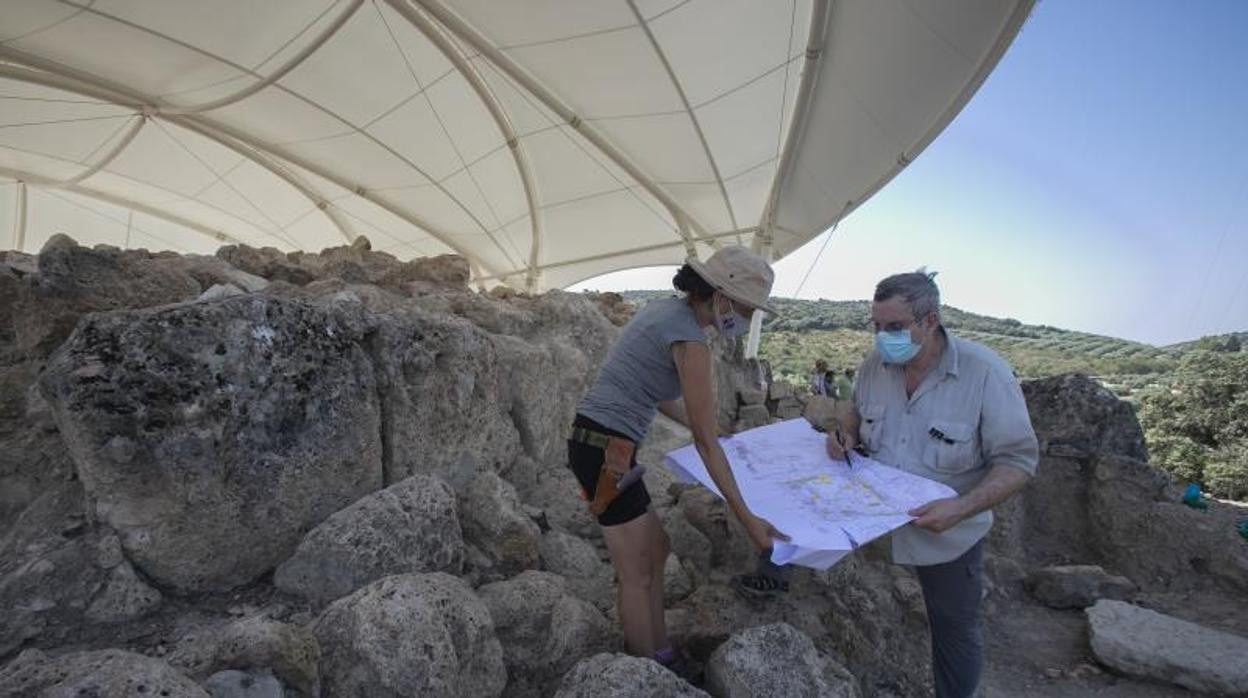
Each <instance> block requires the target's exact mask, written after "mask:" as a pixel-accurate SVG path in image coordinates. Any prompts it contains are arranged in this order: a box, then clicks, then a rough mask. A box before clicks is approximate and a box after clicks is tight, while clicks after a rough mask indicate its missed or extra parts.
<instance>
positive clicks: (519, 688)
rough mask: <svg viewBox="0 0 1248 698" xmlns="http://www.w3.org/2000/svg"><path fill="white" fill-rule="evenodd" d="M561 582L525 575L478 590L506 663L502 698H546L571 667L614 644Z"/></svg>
mask: <svg viewBox="0 0 1248 698" xmlns="http://www.w3.org/2000/svg"><path fill="white" fill-rule="evenodd" d="M568 591H569V590H568V589H567V585H566V583H565V581H564V579H563V578H562V577H560V576H558V575H556V574H552V573H549V572H538V571H532V570H531V571H528V572H524V573H522V574H520V575H519V576H518V577H515V578H513V579H509V580H507V581H503V582H495V583H493V584H487V585H485V586H483V587H481V588H480V589H479V590H478V594H479V595H480V596H481V600H482V601H483V602H484V603H485V605H486V607H487V608H488V609H489V610H490V617H491V618H493V620H494V629H495V632H496V633H497V634H498V639H499V641H500V642H501V643H502V646H503V658H504V661H505V662H506V663H507V674H508V682H507V695H508V696H517V697H518V696H548V695H550V694H551V693H552V692H553V691H554V689H555V688H556V687H557V685H558V683H559V679H560V677H562V676H563V675H564V674H565V673H566V672H567V671H568V670H569V669H571V668H572V665H573V664H576V662H578V661H580V660H581V659H582V658H584V657H588V656H590V655H593V654H596V653H598V652H604V651H608V650H610V649H612V648H614V647H615V646H617V645H618V644H619V637H618V636H617V634H616V632H615V629H614V628H613V627H612V625H611V623H609V622H608V621H607V619H606V618H604V617H603V615H602V614H601V613H599V612H598V610H597V609H596V608H594V607H593V606H592V605H590V604H589V603H587V602H585V601H582V600H581V599H579V598H576V597H574V596H571V595H569V593H568Z"/></svg>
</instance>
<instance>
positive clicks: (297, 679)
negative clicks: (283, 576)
mask: <svg viewBox="0 0 1248 698" xmlns="http://www.w3.org/2000/svg"><path fill="white" fill-rule="evenodd" d="M320 656H321V650H320V645H319V644H318V643H317V641H316V637H315V636H313V634H312V632H311V631H310V630H308V629H306V628H303V627H300V626H296V625H290V624H287V623H281V622H278V621H275V620H269V619H267V618H264V617H261V616H253V617H250V618H244V619H241V620H236V621H233V622H230V623H226V624H224V625H219V626H213V627H208V628H204V629H202V630H198V631H196V632H193V633H191V634H188V635H185V636H183V637H182V638H181V639H179V641H178V643H177V644H176V645H175V646H174V648H173V651H172V652H171V653H170V654H169V656H168V661H169V663H170V664H171V665H173V666H175V667H177V668H178V669H179V670H181V671H183V672H185V673H186V675H187V676H190V677H191V678H193V679H196V680H198V681H206V680H208V678H209V677H210V676H212V675H213V674H217V673H219V672H222V671H227V670H239V671H246V672H267V673H270V674H272V675H274V676H276V677H277V678H279V679H280V680H281V681H282V683H283V684H284V685H286V686H289V687H290V688H291V689H293V690H294V691H298V692H299V693H300V694H302V695H304V696H317V695H320V669H319V667H318V662H319V661H320Z"/></svg>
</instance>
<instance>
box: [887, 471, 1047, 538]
mask: <svg viewBox="0 0 1248 698" xmlns="http://www.w3.org/2000/svg"><path fill="white" fill-rule="evenodd" d="M1030 479H1031V475H1030V474H1028V473H1027V472H1026V471H1025V470H1022V469H1021V468H1016V467H1014V466H1012V465H995V466H993V467H992V469H991V470H989V471H988V474H987V475H985V476H984V479H983V480H981V481H980V483H979V484H978V485H976V486H975V487H974V488H972V489H971V490H970V491H969V492H967V493H966V494H964V495H962V496H960V497H952V498H950V499H937V500H936V501H933V502H928V503H927V504H924V505H923V506H921V507H919V508H917V509H912V510H910V511H909V512H907V513H909V514H910V515H911V516H917V517H918V518H917V519H915V521H914V525H915V526H918V527H919V528H926V529H927V530H929V531H931V532H933V533H944V532H945V531H947V530H949V529H950V528H953V527H954V526H956V525H957V524H958V523H960V522H961V521H963V520H965V519H969V518H971V517H972V516H974V515H976V514H978V513H980V512H981V511H987V510H989V509H991V508H993V507H995V506H996V505H998V504H1000V503H1001V502H1004V501H1005V500H1007V499H1009V498H1010V497H1013V496H1014V495H1015V494H1017V493H1018V491H1019V490H1021V489H1023V487H1024V486H1025V485H1026V484H1027V481H1028V480H1030Z"/></svg>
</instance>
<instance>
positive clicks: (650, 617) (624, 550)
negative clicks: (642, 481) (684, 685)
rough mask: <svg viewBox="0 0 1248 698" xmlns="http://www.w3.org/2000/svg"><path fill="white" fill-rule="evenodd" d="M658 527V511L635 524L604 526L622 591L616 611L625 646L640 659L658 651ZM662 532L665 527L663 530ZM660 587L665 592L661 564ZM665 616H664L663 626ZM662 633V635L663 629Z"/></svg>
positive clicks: (648, 513)
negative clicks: (656, 597)
mask: <svg viewBox="0 0 1248 698" xmlns="http://www.w3.org/2000/svg"><path fill="white" fill-rule="evenodd" d="M655 527H658V517H656V516H655V515H654V512H646V513H645V514H644V515H642V516H639V517H637V518H635V519H633V520H632V521H628V522H626V523H622V524H619V525H616V526H603V527H602V537H603V539H604V540H605V541H606V543H607V551H608V552H609V553H610V554H611V564H612V565H614V567H615V573H616V577H617V578H618V579H619V588H618V590H617V596H616V602H617V606H616V611H617V612H618V614H619V616H620V626H621V627H622V628H623V630H624V643H625V645H627V647H628V651H629V652H630V653H632V654H634V655H636V656H638V657H653V656H654V652H655V650H657V649H658V647H656V646H655V635H656V631H655V627H654V592H653V590H654V587H655V586H656V579H655V575H654V568H655V563H654V557H655V554H656V553H657V552H658V551H656V550H654V542H655V536H654V532H653V529H654V528H655ZM659 530H660V532H661V531H662V528H661V527H659ZM657 586H658V589H659V593H660V596H661V595H662V591H663V573H662V563H659V576H658V580H657ZM661 618H662V615H661V614H660V623H661V622H662V620H661ZM659 630H660V632H659V634H660V635H661V634H662V628H661V627H660V629H659Z"/></svg>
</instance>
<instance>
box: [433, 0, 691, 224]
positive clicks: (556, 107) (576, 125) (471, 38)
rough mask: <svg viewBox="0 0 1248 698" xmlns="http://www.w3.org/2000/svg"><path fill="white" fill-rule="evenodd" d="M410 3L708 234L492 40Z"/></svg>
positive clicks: (436, 5) (445, 12) (446, 13)
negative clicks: (422, 10) (435, 20)
mask: <svg viewBox="0 0 1248 698" xmlns="http://www.w3.org/2000/svg"><path fill="white" fill-rule="evenodd" d="M410 2H414V3H416V4H417V5H420V7H421V8H422V9H424V10H425V12H427V13H429V14H430V15H432V16H433V17H434V18H435V19H437V20H438V21H439V22H440V23H441V24H442V26H444V27H446V29H447V31H449V32H450V33H451V34H452V35H453V36H455V37H456V38H458V39H459V40H460V41H463V42H464V43H466V44H468V45H469V46H471V47H472V48H473V49H475V50H477V51H478V52H479V53H480V54H481V55H482V56H484V57H485V58H486V60H488V61H490V63H492V64H494V65H495V66H496V67H497V68H498V69H499V70H501V71H502V72H503V73H504V74H506V75H507V77H509V78H511V79H512V80H514V81H515V82H516V83H517V84H519V85H520V86H521V87H523V88H524V89H526V90H528V91H529V92H530V93H531V94H532V95H533V96H534V97H536V98H537V100H538V101H540V102H541V103H542V104H544V105H546V108H548V109H550V110H551V111H553V112H555V113H556V114H558V115H559V118H560V119H563V120H564V121H565V122H567V124H568V125H569V126H571V127H572V128H573V129H575V130H576V132H577V133H579V134H581V136H583V137H584V138H585V140H587V141H589V142H590V143H592V144H593V145H594V147H596V148H597V149H598V150H599V151H600V152H602V154H603V155H606V156H607V158H608V159H609V160H611V161H612V162H613V163H615V164H616V165H617V166H618V167H619V168H620V169H622V170H624V171H625V172H626V173H628V176H630V177H632V178H633V179H634V180H635V181H636V182H637V183H638V184H640V185H641V186H642V188H643V189H645V190H646V191H647V192H649V193H650V195H651V196H653V197H654V198H656V199H658V200H659V202H660V203H662V204H663V205H664V206H666V207H667V210H668V213H670V214H671V216H672V218H673V219H674V220H676V221H678V223H677V232H681V231H680V225H679V220H680V219H681V217H682V216H683V217H684V218H685V219H687V220H688V221H689V224H690V225H692V226H693V229H694V231H695V232H696V233H697V234H698V235H700V236H705V235H706V228H705V227H704V226H702V225H701V224H700V223H698V221H697V219H695V218H694V217H693V216H690V215H689V214H688V213H687V212H686V211H685V210H684V209H683V208H682V207H681V206H680V204H679V203H677V202H676V200H675V199H673V198H672V196H671V195H670V194H668V193H667V191H665V190H664V189H663V188H662V187H660V186H659V185H658V184H657V183H656V182H655V181H654V179H653V178H651V177H649V176H647V175H646V174H645V173H643V172H642V171H641V169H640V168H639V167H637V165H636V164H634V163H633V162H632V160H630V159H629V158H628V157H627V156H625V155H624V153H622V152H620V150H619V149H618V148H616V147H615V145H614V144H612V143H611V142H610V141H609V140H607V138H606V137H605V136H603V135H602V134H601V133H599V132H598V129H596V128H594V127H593V126H591V125H589V124H587V123H586V122H585V120H584V119H582V118H581V116H580V115H579V114H577V113H576V112H575V111H573V110H572V108H571V107H569V106H568V105H567V104H565V103H564V102H563V101H562V100H561V99H559V98H558V97H556V96H555V94H554V93H553V92H551V91H550V90H548V89H547V88H546V86H545V85H542V84H541V83H540V82H538V81H537V80H535V79H533V77H532V76H531V75H529V74H528V73H527V72H525V70H524V69H523V68H521V67H520V66H519V64H517V63H516V62H515V61H513V60H511V58H509V57H508V56H507V55H506V54H504V53H503V52H502V51H500V50H498V48H496V47H495V46H494V45H493V44H491V43H490V41H489V39H487V38H486V37H485V36H483V35H482V34H481V33H480V32H478V31H477V30H476V29H475V28H473V27H472V26H471V25H469V24H468V23H467V22H465V21H464V20H462V19H460V18H459V16H458V15H456V14H455V13H454V12H452V11H451V10H450V9H448V8H447V7H446V6H445V5H443V4H442V3H441V2H439V1H438V0H410ZM682 235H683V233H682ZM685 239H686V240H687V239H688V237H687V236H685Z"/></svg>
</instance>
